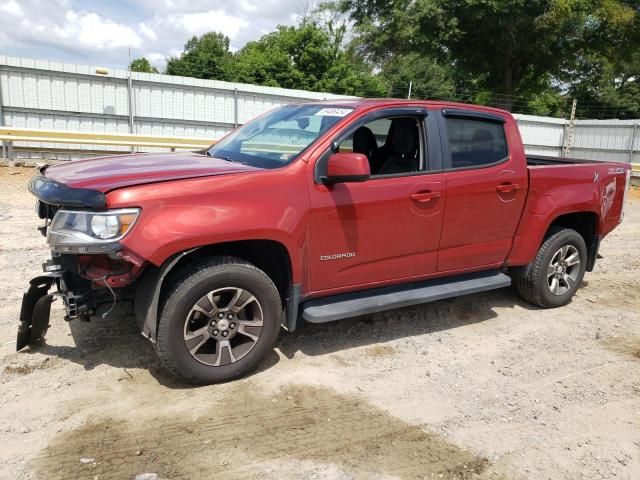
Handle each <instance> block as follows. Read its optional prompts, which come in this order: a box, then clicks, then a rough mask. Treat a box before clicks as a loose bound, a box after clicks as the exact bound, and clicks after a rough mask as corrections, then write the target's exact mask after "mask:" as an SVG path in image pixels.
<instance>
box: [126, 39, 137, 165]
mask: <svg viewBox="0 0 640 480" xmlns="http://www.w3.org/2000/svg"><path fill="white" fill-rule="evenodd" d="M127 70H128V71H129V74H128V75H127V93H128V94H129V133H134V132H133V80H132V79H131V49H129V68H128V69H127ZM135 151H136V148H135V146H134V145H131V153H135Z"/></svg>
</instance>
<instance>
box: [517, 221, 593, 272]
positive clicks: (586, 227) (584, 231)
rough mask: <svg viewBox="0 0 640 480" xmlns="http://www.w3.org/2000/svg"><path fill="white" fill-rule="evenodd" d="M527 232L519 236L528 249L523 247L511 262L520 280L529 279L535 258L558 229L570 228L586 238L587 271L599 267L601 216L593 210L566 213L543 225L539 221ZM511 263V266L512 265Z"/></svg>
mask: <svg viewBox="0 0 640 480" xmlns="http://www.w3.org/2000/svg"><path fill="white" fill-rule="evenodd" d="M535 223H536V224H537V225H536V224H532V225H530V226H529V228H527V229H525V230H524V231H523V232H519V235H517V236H516V242H521V243H522V244H523V245H524V247H523V248H520V249H519V251H518V252H517V254H516V255H513V253H514V252H512V255H511V258H510V259H509V260H508V261H507V265H508V266H509V272H510V273H511V274H512V275H513V276H516V277H525V276H527V275H528V273H529V270H530V268H531V265H532V264H533V262H534V260H535V256H536V254H537V252H538V250H539V249H540V247H541V246H542V244H543V243H544V242H545V240H546V239H547V238H549V235H550V234H551V233H552V232H553V231H554V230H556V229H557V228H570V229H572V230H575V231H576V232H578V233H579V234H580V236H581V237H582V238H583V239H584V242H585V244H586V246H587V271H588V272H591V271H592V270H593V268H594V266H595V261H596V258H597V254H598V248H599V246H600V217H599V215H598V214H597V213H596V212H594V211H591V210H578V211H573V212H563V213H561V214H558V215H556V216H555V217H552V218H549V219H546V221H545V222H544V223H543V222H542V221H540V220H538V221H537V222H535ZM536 230H537V232H540V233H538V234H537V235H538V236H534V237H533V239H532V238H531V237H530V235H532V234H534V232H536ZM514 257H516V258H517V257H526V260H525V262H527V261H528V263H526V264H525V262H522V264H520V263H519V262H515V264H514V263H512V262H513V258H514ZM509 263H511V265H509Z"/></svg>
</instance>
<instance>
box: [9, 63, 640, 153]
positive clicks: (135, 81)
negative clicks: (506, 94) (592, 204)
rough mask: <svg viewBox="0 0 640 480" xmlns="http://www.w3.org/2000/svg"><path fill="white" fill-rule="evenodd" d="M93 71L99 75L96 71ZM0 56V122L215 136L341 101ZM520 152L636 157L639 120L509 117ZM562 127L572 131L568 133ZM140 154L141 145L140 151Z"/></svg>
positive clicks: (90, 149) (33, 149)
mask: <svg viewBox="0 0 640 480" xmlns="http://www.w3.org/2000/svg"><path fill="white" fill-rule="evenodd" d="M101 72H102V73H101ZM104 72H105V69H101V68H100V67H96V66H91V65H77V64H67V63H58V62H49V61H46V60H32V59H26V58H16V57H7V56H2V55H0V126H2V125H4V126H11V127H23V128H31V129H43V130H57V131H80V132H92V133H132V134H139V135H160V136H169V137H191V138H208V139H210V140H215V139H217V138H219V137H221V136H222V135H223V134H224V133H226V132H228V131H229V130H230V129H232V128H234V126H236V125H239V124H242V123H244V122H246V121H248V120H250V119H251V118H253V117H255V116H257V115H259V114H261V113H263V112H265V111H268V110H271V109H272V108H275V107H277V106H280V105H284V104H288V103H294V102H300V101H307V100H319V99H339V98H349V97H344V96H341V95H332V94H329V93H318V92H308V91H303V90H288V89H284V88H273V87H260V86H256V85H246V84H240V83H229V82H221V81H217V80H200V79H196V78H187V77H174V76H169V75H159V74H150V73H138V72H133V73H131V77H130V78H129V72H128V71H126V70H119V69H108V70H106V74H105V73H104ZM515 116H516V118H517V120H518V124H519V126H520V131H521V133H522V137H523V140H524V143H525V147H526V150H527V152H528V153H531V154H539V155H551V156H560V155H562V153H563V149H565V150H566V149H568V150H569V155H570V156H573V157H581V158H589V159H602V160H616V161H623V162H632V163H640V131H639V130H640V128H639V123H640V120H577V121H575V123H574V124H573V126H572V127H570V123H569V122H568V121H567V120H565V119H561V118H549V117H536V116H531V115H515ZM570 130H571V132H570ZM128 150H129V147H126V146H104V145H103V146H97V145H77V146H72V147H70V146H69V144H57V143H34V142H16V145H15V155H16V156H18V157H22V158H56V159H69V158H78V157H81V156H87V155H95V154H98V153H102V152H117V151H128ZM147 150H149V149H147Z"/></svg>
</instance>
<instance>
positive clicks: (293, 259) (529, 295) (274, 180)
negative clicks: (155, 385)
mask: <svg viewBox="0 0 640 480" xmlns="http://www.w3.org/2000/svg"><path fill="white" fill-rule="evenodd" d="M629 179H630V167H629V165H627V164H622V163H605V162H597V161H583V160H575V159H568V158H548V157H537V156H527V155H525V151H524V147H523V144H522V140H521V138H520V134H519V132H518V127H517V125H516V122H515V120H514V118H513V117H512V116H511V115H510V114H509V113H508V112H505V111H502V110H496V109H492V108H487V107H479V106H472V105H463V104H455V103H443V102H423V101H402V100H353V101H341V102H335V101H331V102H319V103H305V104H302V105H287V106H284V107H281V108H278V109H276V110H273V111H271V112H268V113H266V114H264V115H262V116H261V117H258V118H256V119H255V120H253V121H251V122H249V123H247V124H246V125H244V126H243V127H241V128H239V129H237V130H235V131H233V132H232V133H230V134H228V135H227V136H226V137H224V138H223V139H222V140H220V141H219V142H217V143H216V144H215V145H213V146H212V147H211V148H209V149H207V150H205V151H202V152H194V153H174V154H140V155H124V156H113V157H103V158H95V159H89V160H82V161H75V162H70V163H66V164H62V165H57V166H51V167H45V168H43V169H41V171H40V174H39V175H36V176H35V177H34V178H33V179H32V180H31V182H30V185H29V188H30V191H31V192H32V193H33V194H34V195H35V196H36V197H37V198H38V202H37V210H38V213H39V216H40V218H42V219H43V220H44V225H43V227H41V230H42V232H43V234H45V235H46V237H47V242H48V244H49V246H50V247H51V251H52V259H51V260H49V261H48V262H47V263H46V264H44V265H43V269H44V272H45V273H44V274H43V275H41V276H38V277H36V278H34V279H33V280H32V281H31V286H30V288H29V290H28V291H27V292H26V293H25V295H24V298H23V304H22V310H21V313H20V327H19V332H18V343H17V347H18V350H20V349H22V348H23V347H25V346H26V345H27V344H29V343H31V342H41V341H42V340H43V338H44V335H45V333H46V330H47V328H48V326H49V312H50V305H51V302H52V300H53V299H54V298H55V296H60V297H62V299H63V301H64V304H65V307H66V313H67V315H66V319H67V320H71V319H83V320H90V319H94V318H101V317H102V318H103V317H105V316H106V315H108V314H109V313H110V312H111V311H112V309H113V308H114V306H116V304H118V306H119V309H118V310H119V311H123V310H124V311H125V312H126V311H128V312H131V314H132V317H135V318H136V319H137V322H138V323H139V327H140V330H141V332H142V334H143V335H144V336H145V337H147V338H148V339H149V340H150V341H151V342H152V343H153V345H154V347H155V349H156V351H157V353H158V355H159V356H160V358H161V359H162V361H163V363H164V365H165V366H166V368H167V369H168V370H169V371H171V372H173V373H174V374H175V375H177V376H179V377H181V378H183V379H186V380H187V381H190V382H193V383H214V382H219V381H225V380H229V379H232V378H235V377H238V376H240V375H243V374H245V373H247V372H249V371H250V370H252V369H253V368H254V367H256V365H257V364H258V362H259V361H260V359H261V358H262V357H263V356H264V355H265V354H266V353H267V352H268V351H269V350H270V349H271V348H273V346H274V344H275V342H276V339H277V337H278V334H279V332H280V329H281V326H282V327H284V328H285V329H286V330H288V331H289V332H293V331H294V330H295V328H296V323H297V322H298V321H299V319H300V318H302V319H304V320H306V321H309V322H316V323H319V322H329V321H335V320H340V319H344V318H348V317H353V316H358V315H365V314H370V313H372V312H377V311H381V310H388V309H393V308H397V307H404V306H407V305H414V304H419V303H424V302H430V301H435V300H439V299H443V298H447V297H454V296H458V295H465V294H470V293H475V292H481V291H486V290H490V289H496V288H501V287H506V286H508V285H510V284H511V283H512V282H513V283H514V284H515V285H516V287H517V289H518V291H519V292H520V295H521V296H522V297H523V298H524V299H526V300H527V301H529V302H531V303H533V304H535V305H538V306H539V307H543V308H550V307H559V306H561V305H565V304H566V303H567V302H569V300H570V299H571V297H572V296H573V294H574V293H575V291H576V289H577V288H578V287H579V286H580V283H581V281H582V277H583V275H584V273H585V271H591V270H592V269H593V267H594V264H595V261H596V258H597V253H598V247H599V244H600V242H601V240H602V239H603V238H604V237H605V235H607V234H608V233H609V232H610V231H611V230H613V229H614V228H615V227H616V226H617V225H618V224H619V223H620V221H621V220H622V216H623V207H624V202H625V193H626V191H627V189H628V183H629ZM54 285H55V287H56V288H55V290H56V292H55V293H48V292H49V290H50V289H51V287H52V286H54Z"/></svg>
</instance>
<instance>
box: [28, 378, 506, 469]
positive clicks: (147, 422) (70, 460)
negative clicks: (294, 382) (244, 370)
mask: <svg viewBox="0 0 640 480" xmlns="http://www.w3.org/2000/svg"><path fill="white" fill-rule="evenodd" d="M254 388H255V387H252V386H251V385H249V384H242V385H241V386H238V387H233V388H232V389H231V390H230V392H229V393H228V394H227V395H226V396H225V397H224V398H223V400H222V401H220V402H215V403H212V404H211V408H210V413H209V414H207V415H204V416H202V415H200V416H197V417H195V418H194V417H193V415H190V414H189V413H186V414H182V415H175V414H174V415H172V416H163V417H155V418H147V419H133V418H132V419H127V420H126V421H125V420H123V419H113V418H102V419H99V420H96V421H94V422H91V423H86V424H84V425H83V426H81V427H80V428H78V429H75V430H72V431H71V432H66V433H63V434H60V435H58V436H57V437H55V438H54V439H53V440H52V441H51V442H50V443H49V446H48V447H47V448H46V449H45V450H44V451H43V452H41V454H40V455H39V456H38V457H36V458H35V459H34V460H33V461H32V464H31V465H32V468H33V470H35V472H36V475H37V478H48V479H68V478H96V477H97V478H132V477H133V476H134V475H136V474H138V473H141V472H148V471H152V472H155V473H158V474H159V475H160V476H161V477H162V478H183V477H188V478H211V477H212V476H214V475H215V476H216V477H217V478H222V479H245V478H259V477H263V476H264V470H263V468H262V466H264V465H265V464H268V463H269V462H270V461H271V462H273V461H277V460H281V459H291V460H293V459H295V460H313V461H315V462H321V463H323V464H325V465H326V464H334V465H338V466H339V468H340V469H342V470H343V471H345V472H347V473H348V474H350V475H352V476H353V477H354V478H371V476H373V475H387V476H393V477H394V478H402V479H412V478H443V479H471V478H481V477H483V476H484V475H485V473H486V468H487V466H488V461H487V460H486V459H483V458H480V457H478V456H475V455H474V454H472V453H471V452H469V451H466V450H462V449H460V448H458V447H456V446H455V445H452V444H450V443H448V442H446V441H445V440H444V439H442V438H440V437H438V436H436V435H434V434H432V433H428V432H426V431H424V430H423V429H421V428H420V427H418V426H415V425H411V424H408V423H405V422H403V421H401V420H399V419H397V418H395V417H393V416H391V415H389V414H388V413H387V412H385V411H383V410H380V409H378V408H375V407H373V406H371V405H369V404H367V403H365V402H364V401H362V400H360V399H358V398H355V397H348V396H343V395H339V394H337V393H335V392H333V391H331V390H328V389H319V388H314V387H308V386H292V387H288V388H287V389H285V390H284V391H282V392H281V393H279V394H271V395H267V394H262V393H257V392H255V391H254ZM158 425H160V427H159V428H158V427H157V426H158ZM81 457H88V458H94V459H95V461H94V462H89V463H81V462H80V458H81ZM492 478H495V476H492Z"/></svg>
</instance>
